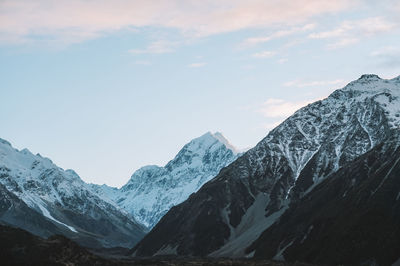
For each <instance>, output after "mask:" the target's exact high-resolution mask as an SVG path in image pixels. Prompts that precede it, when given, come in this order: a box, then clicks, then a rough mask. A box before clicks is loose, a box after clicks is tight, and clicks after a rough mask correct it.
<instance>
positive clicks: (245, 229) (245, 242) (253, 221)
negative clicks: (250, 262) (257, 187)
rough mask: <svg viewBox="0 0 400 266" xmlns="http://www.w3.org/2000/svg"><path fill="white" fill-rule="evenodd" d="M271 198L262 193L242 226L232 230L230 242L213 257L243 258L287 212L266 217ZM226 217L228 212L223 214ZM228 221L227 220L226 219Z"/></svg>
mask: <svg viewBox="0 0 400 266" xmlns="http://www.w3.org/2000/svg"><path fill="white" fill-rule="evenodd" d="M269 200H270V199H269V196H268V195H266V194H263V193H260V194H258V195H257V196H256V199H255V201H254V203H253V205H251V206H250V207H249V208H248V209H247V211H246V213H245V214H244V215H243V217H242V220H241V221H240V224H239V225H238V226H237V227H236V228H231V235H230V237H229V239H228V241H227V242H226V243H225V244H224V245H223V246H222V247H221V248H220V249H218V250H216V251H214V252H212V253H211V254H210V256H211V257H243V256H246V254H245V249H246V248H247V247H248V246H250V245H251V244H252V243H253V242H254V241H255V240H256V239H257V238H258V237H259V236H260V235H261V233H262V232H264V231H265V230H266V229H267V228H268V227H270V226H271V225H272V224H274V223H275V222H276V221H277V220H278V219H279V217H281V215H282V214H283V213H284V212H285V211H286V209H287V207H285V208H282V209H280V210H279V211H277V212H275V213H273V214H271V215H269V216H268V217H265V207H266V206H267V205H268V202H269ZM221 215H222V216H223V217H225V215H226V212H224V211H223V212H222V214H221ZM225 219H226V218H225Z"/></svg>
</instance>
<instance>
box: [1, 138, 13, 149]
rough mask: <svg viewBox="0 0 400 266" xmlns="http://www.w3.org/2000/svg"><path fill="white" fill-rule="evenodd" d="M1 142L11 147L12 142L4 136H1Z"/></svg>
mask: <svg viewBox="0 0 400 266" xmlns="http://www.w3.org/2000/svg"><path fill="white" fill-rule="evenodd" d="M0 143H1V144H5V145H8V146H10V147H11V143H10V142H8V141H7V140H5V139H2V138H0Z"/></svg>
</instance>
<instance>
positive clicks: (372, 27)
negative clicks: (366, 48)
mask: <svg viewBox="0 0 400 266" xmlns="http://www.w3.org/2000/svg"><path fill="white" fill-rule="evenodd" d="M395 27H396V24H395V23H393V22H389V21H387V20H386V19H385V18H382V17H371V18H366V19H362V20H354V21H344V22H342V23H341V24H340V25H339V26H338V27H337V28H334V29H332V30H328V31H322V32H314V33H311V34H309V35H308V37H309V38H310V39H329V40H333V41H332V42H330V43H329V44H328V45H327V48H328V49H336V48H341V47H344V46H348V45H351V44H355V43H358V42H359V41H360V40H362V39H364V38H368V37H372V36H375V35H378V34H382V33H385V32H390V31H391V30H393V29H394V28H395Z"/></svg>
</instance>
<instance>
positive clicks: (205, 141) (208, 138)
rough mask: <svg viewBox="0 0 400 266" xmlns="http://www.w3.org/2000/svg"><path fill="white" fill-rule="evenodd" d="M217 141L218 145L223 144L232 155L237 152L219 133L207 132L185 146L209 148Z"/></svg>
mask: <svg viewBox="0 0 400 266" xmlns="http://www.w3.org/2000/svg"><path fill="white" fill-rule="evenodd" d="M216 141H218V142H219V143H221V144H223V145H224V146H225V147H226V148H227V149H229V150H231V151H232V152H233V153H235V154H237V153H238V150H237V149H236V148H235V146H233V145H232V144H231V143H230V142H229V141H228V140H227V139H226V138H225V136H224V135H222V133H221V132H215V133H211V132H210V131H208V132H207V133H205V134H203V135H201V136H200V137H198V138H195V139H193V140H192V141H190V142H189V143H188V144H187V145H190V146H197V145H200V146H202V147H205V148H209V147H211V146H213V145H215V142H216Z"/></svg>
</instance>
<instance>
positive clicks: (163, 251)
mask: <svg viewBox="0 0 400 266" xmlns="http://www.w3.org/2000/svg"><path fill="white" fill-rule="evenodd" d="M177 249H178V245H176V246H175V247H171V246H170V245H167V246H165V247H162V248H160V249H159V250H158V251H157V252H156V253H155V254H154V255H153V256H161V255H178V252H177Z"/></svg>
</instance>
